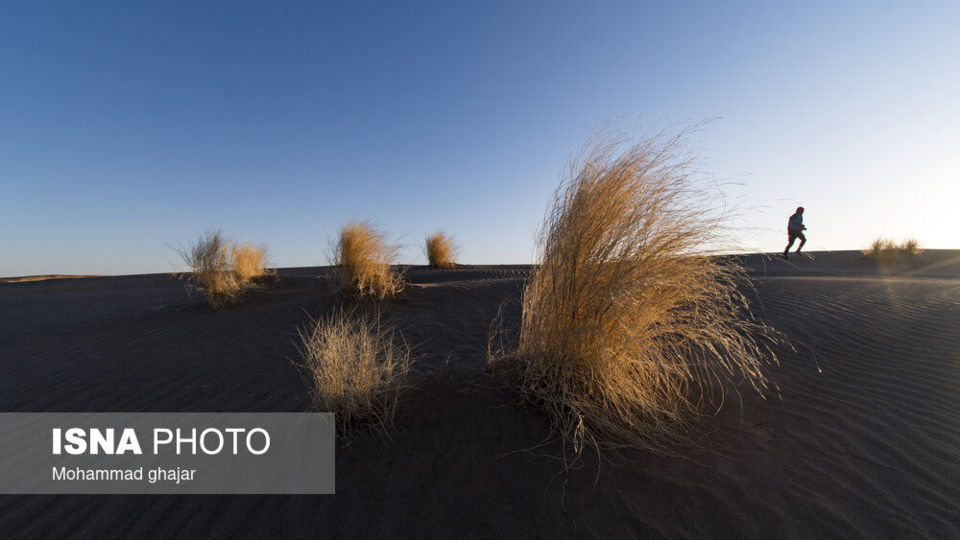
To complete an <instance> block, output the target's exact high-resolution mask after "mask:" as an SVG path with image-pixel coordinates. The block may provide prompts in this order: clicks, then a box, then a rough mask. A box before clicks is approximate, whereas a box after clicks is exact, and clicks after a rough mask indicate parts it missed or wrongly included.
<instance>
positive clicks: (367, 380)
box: [299, 311, 411, 435]
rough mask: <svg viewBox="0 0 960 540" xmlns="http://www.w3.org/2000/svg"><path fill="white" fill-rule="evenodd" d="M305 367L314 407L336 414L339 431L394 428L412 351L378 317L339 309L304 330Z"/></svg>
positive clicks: (303, 370) (303, 369) (345, 433)
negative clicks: (359, 428) (363, 428)
mask: <svg viewBox="0 0 960 540" xmlns="http://www.w3.org/2000/svg"><path fill="white" fill-rule="evenodd" d="M299 334H300V356H301V359H302V364H301V369H302V373H303V375H304V378H305V381H306V383H307V385H308V387H309V388H310V393H311V397H312V400H313V407H314V409H315V410H317V411H322V412H332V413H335V414H336V415H337V416H336V418H337V427H338V430H339V431H340V433H341V434H343V435H347V434H348V433H349V432H350V430H351V429H354V428H358V427H367V426H370V427H374V428H375V429H379V430H381V431H384V432H386V430H387V429H389V428H390V427H392V426H393V421H394V417H395V415H396V410H397V404H398V402H399V399H400V392H401V390H402V389H403V387H404V384H405V382H406V380H407V377H408V375H409V373H410V366H411V359H410V358H411V352H410V347H409V346H408V345H407V343H406V342H405V341H404V340H403V339H402V338H401V337H399V336H398V335H396V334H395V332H394V331H393V330H392V329H389V328H384V327H383V326H381V324H380V317H379V315H376V316H361V315H358V314H357V313H356V312H353V311H348V312H344V311H337V312H335V313H334V314H333V315H331V316H329V317H327V318H324V319H320V320H318V321H312V322H311V324H309V325H308V326H307V327H306V328H301V329H300V330H299Z"/></svg>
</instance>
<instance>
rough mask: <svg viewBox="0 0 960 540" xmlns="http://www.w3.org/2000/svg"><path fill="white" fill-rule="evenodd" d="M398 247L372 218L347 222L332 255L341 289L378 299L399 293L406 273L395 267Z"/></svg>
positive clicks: (341, 230)
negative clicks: (370, 219)
mask: <svg viewBox="0 0 960 540" xmlns="http://www.w3.org/2000/svg"><path fill="white" fill-rule="evenodd" d="M398 250H399V247H398V246H396V245H391V244H389V243H387V241H386V235H385V234H384V233H383V232H381V231H380V230H378V229H377V228H376V227H374V226H373V225H372V224H370V223H369V222H353V223H348V224H347V225H344V226H343V228H342V229H340V237H339V239H338V241H337V244H336V246H335V247H334V256H333V264H334V265H335V266H337V267H338V276H339V278H340V288H341V290H343V291H345V292H351V293H353V294H356V295H357V296H359V297H363V298H373V299H377V300H385V299H388V298H392V297H393V296H395V295H397V294H399V293H400V292H401V291H402V290H403V287H404V280H403V276H401V275H400V274H399V273H398V272H396V271H395V270H394V269H393V268H392V265H393V264H394V263H395V262H396V260H397V252H398Z"/></svg>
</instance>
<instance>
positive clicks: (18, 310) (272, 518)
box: [0, 250, 960, 538]
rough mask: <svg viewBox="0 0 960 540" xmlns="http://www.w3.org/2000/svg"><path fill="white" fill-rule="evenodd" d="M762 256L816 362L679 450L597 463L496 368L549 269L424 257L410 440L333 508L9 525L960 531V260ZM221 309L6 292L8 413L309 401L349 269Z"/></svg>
mask: <svg viewBox="0 0 960 540" xmlns="http://www.w3.org/2000/svg"><path fill="white" fill-rule="evenodd" d="M812 255H813V257H814V258H815V260H812V259H810V258H801V257H792V258H791V260H789V261H783V260H780V259H778V258H776V257H769V256H762V255H750V256H746V257H745V259H744V260H745V263H746V265H747V267H748V269H749V271H750V274H751V277H752V278H753V279H754V285H755V289H756V290H755V293H751V295H752V297H753V309H754V312H755V313H756V315H757V316H758V317H760V318H762V319H763V320H764V321H765V322H767V323H768V324H770V325H772V326H774V327H775V328H776V329H778V330H780V331H781V332H783V333H784V334H785V335H786V336H787V337H788V338H789V340H790V341H791V343H792V344H793V346H794V348H795V350H791V349H789V348H781V349H779V350H778V351H777V352H778V354H779V356H780V365H779V366H771V367H770V368H769V371H768V373H769V375H770V376H771V377H772V378H773V379H774V380H775V381H776V383H777V385H778V387H779V390H780V395H779V396H778V395H769V396H767V398H766V399H761V398H759V397H757V396H756V395H755V394H752V393H750V392H748V391H746V390H745V392H744V393H743V394H742V396H741V397H738V396H737V395H736V394H735V393H731V394H728V396H727V402H726V405H725V407H724V408H723V409H722V410H721V411H720V412H719V413H717V414H715V415H714V414H711V415H707V416H704V417H703V418H702V419H701V420H700V421H699V422H698V424H697V425H696V426H695V428H694V429H695V435H696V439H697V444H696V445H695V446H694V447H690V448H685V449H683V450H682V451H681V452H679V453H678V454H677V455H658V454H651V453H648V452H641V451H619V452H615V453H614V452H607V453H604V454H603V456H602V458H601V459H600V460H599V461H598V459H597V456H596V454H591V453H589V452H588V453H586V454H585V455H584V459H583V463H582V467H580V468H578V469H576V470H569V471H566V472H564V470H563V464H562V463H561V462H560V460H559V459H558V458H559V456H560V454H561V452H562V450H563V444H562V442H561V441H558V440H556V439H555V438H552V437H551V433H550V432H549V430H548V428H547V425H546V422H545V421H544V419H543V418H542V417H541V416H540V414H539V413H538V412H536V411H535V410H532V409H528V408H524V407H521V406H519V405H517V403H516V396H515V394H514V393H513V391H512V390H510V389H509V388H507V387H505V386H503V385H501V384H499V383H498V382H497V381H496V380H493V379H491V378H490V377H488V376H487V375H486V374H485V360H486V347H487V332H488V327H489V324H490V321H491V320H492V319H493V317H494V316H495V314H496V313H497V310H498V307H499V306H500V305H501V302H503V301H504V300H505V299H511V298H512V299H513V301H510V300H508V301H507V302H506V303H505V304H503V305H504V309H505V318H506V320H507V321H508V323H509V321H511V320H513V321H516V319H517V318H518V317H519V306H518V303H517V302H516V299H517V297H518V295H519V292H520V289H521V285H522V283H523V279H524V277H525V276H526V275H527V273H528V272H529V267H523V266H489V267H461V268H457V269H450V270H431V269H427V268H424V267H407V268H406V273H407V276H408V277H409V279H410V281H411V285H410V286H409V288H408V290H407V291H406V292H405V293H404V295H403V297H402V298H401V299H400V300H398V301H396V302H391V303H389V304H387V305H386V307H385V308H384V311H383V317H384V320H385V321H386V322H389V323H390V324H392V325H394V326H396V327H397V328H398V329H399V330H400V331H401V332H402V333H403V335H404V336H405V337H406V338H407V339H408V340H409V341H410V342H411V343H412V344H414V345H415V347H416V362H417V363H416V367H415V370H416V375H415V377H414V378H413V380H412V382H411V388H410V389H409V390H408V391H407V392H406V393H405V395H404V400H403V402H402V403H401V406H400V410H399V413H398V417H397V425H398V429H397V430H396V431H395V432H393V433H392V439H391V440H385V439H383V438H380V437H377V436H375V435H373V434H358V435H355V436H354V437H353V438H352V439H351V440H350V441H349V444H341V445H339V446H338V449H337V480H336V484H337V494H336V495H329V496H4V497H0V535H2V536H5V537H9V536H12V535H15V536H21V535H22V536H39V535H44V536H66V535H69V534H78V533H79V534H83V535H89V536H102V535H108V536H116V535H146V534H163V535H165V536H167V535H187V536H201V535H202V536H218V537H226V536H250V535H259V536H268V535H269V536H275V535H284V536H306V535H311V536H325V537H344V536H350V537H352V536H360V535H363V536H370V535H377V536H384V535H389V536H400V537H419V536H422V535H424V534H429V535H433V536H444V537H464V536H470V537H502V536H510V537H517V536H520V537H544V538H553V537H573V536H578V537H579V536H598V537H611V536H617V537H627V536H630V537H645V536H652V537H660V536H666V537H702V538H719V537H765V538H769V537H784V536H791V537H804V538H815V537H845V538H850V537H871V538H877V537H888V538H907V537H938V538H946V537H957V536H960V332H958V328H960V251H939V250H934V251H926V252H924V253H923V254H922V255H920V257H919V258H918V259H917V261H914V262H911V263H900V264H896V265H886V266H878V265H877V264H875V263H872V262H869V261H865V260H863V258H862V257H861V255H860V254H859V253H858V252H853V251H848V252H820V253H816V252H815V253H813V254H812ZM280 275H281V279H279V280H277V281H276V283H274V284H272V285H270V286H268V287H265V288H262V289H258V290H254V291H251V292H250V293H249V294H248V295H247V296H246V297H245V298H244V299H243V300H242V301H241V302H240V303H239V304H238V305H236V306H234V307H232V308H231V309H228V310H224V311H214V310H212V309H210V308H209V307H206V306H204V305H203V304H202V303H200V301H199V298H197V297H193V298H191V297H190V296H188V294H187V293H186V292H185V289H184V286H183V283H182V282H181V281H179V280H177V279H176V277H174V276H171V275H169V274H154V275H137V276H121V277H102V278H78V279H68V280H45V281H22V282H10V283H0V328H2V329H3V330H2V338H0V339H2V341H0V362H2V366H3V376H2V378H0V410H2V411H10V412H28V411H124V412H130V411H304V410H306V409H307V408H308V406H309V399H308V395H307V390H306V387H305V386H304V384H303V382H302V381H301V380H300V378H299V375H298V372H297V370H296V368H295V367H294V365H293V362H295V361H296V359H297V353H296V337H297V336H296V330H297V327H298V326H299V325H302V324H305V323H306V322H307V321H308V320H309V317H311V316H312V317H317V316H320V315H323V314H325V313H329V311H330V310H331V309H332V308H333V305H334V302H333V300H334V299H333V296H332V293H331V287H330V284H329V283H328V281H327V280H326V279H324V277H325V276H328V275H329V269H327V268H291V269H284V270H281V271H280Z"/></svg>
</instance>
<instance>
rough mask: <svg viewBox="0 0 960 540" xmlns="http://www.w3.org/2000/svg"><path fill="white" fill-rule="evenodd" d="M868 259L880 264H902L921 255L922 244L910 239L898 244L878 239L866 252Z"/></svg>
mask: <svg viewBox="0 0 960 540" xmlns="http://www.w3.org/2000/svg"><path fill="white" fill-rule="evenodd" d="M864 254H865V255H866V256H867V258H868V259H871V260H873V261H876V262H880V263H891V262H900V261H904V260H906V259H909V258H911V257H915V256H917V255H919V254H920V242H918V241H917V240H916V239H914V238H908V239H906V240H904V241H903V242H900V243H899V244H897V243H896V242H894V241H893V240H888V239H885V238H877V239H876V240H874V241H873V243H871V244H870V247H869V248H868V249H867V250H865V251H864Z"/></svg>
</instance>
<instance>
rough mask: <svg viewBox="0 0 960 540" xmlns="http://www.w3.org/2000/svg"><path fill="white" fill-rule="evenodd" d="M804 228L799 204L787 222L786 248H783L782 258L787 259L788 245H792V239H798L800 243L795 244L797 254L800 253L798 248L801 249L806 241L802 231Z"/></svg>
mask: <svg viewBox="0 0 960 540" xmlns="http://www.w3.org/2000/svg"><path fill="white" fill-rule="evenodd" d="M804 230H806V226H804V224H803V207H802V206H800V207H798V208H797V211H796V212H794V214H793V215H792V216H790V221H788V222H787V239H788V240H789V242H788V243H787V249H785V250H783V258H784V259H789V258H790V255H789V252H790V247H791V246H793V242H794V240H796V239H797V238H799V239H800V245H799V246H797V254H799V253H800V250H801V249H803V245H804V244H806V243H807V237H806V236H804V235H803V231H804Z"/></svg>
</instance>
